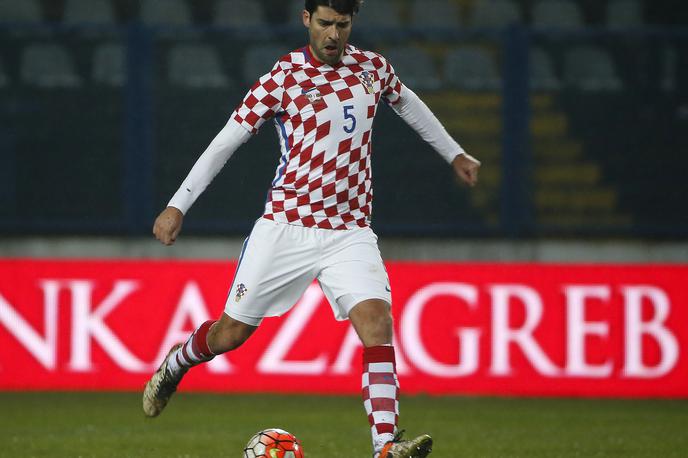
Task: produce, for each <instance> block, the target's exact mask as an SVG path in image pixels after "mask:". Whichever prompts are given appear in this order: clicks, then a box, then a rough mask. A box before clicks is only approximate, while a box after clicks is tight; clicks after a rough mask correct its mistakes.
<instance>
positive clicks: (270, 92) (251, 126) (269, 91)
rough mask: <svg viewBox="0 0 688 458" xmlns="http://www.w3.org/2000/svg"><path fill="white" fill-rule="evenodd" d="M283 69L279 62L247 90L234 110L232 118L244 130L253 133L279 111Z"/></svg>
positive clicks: (282, 91)
mask: <svg viewBox="0 0 688 458" xmlns="http://www.w3.org/2000/svg"><path fill="white" fill-rule="evenodd" d="M283 83H284V70H283V69H282V68H281V66H280V64H279V62H278V63H277V64H276V65H275V67H274V68H273V69H272V71H271V72H270V73H266V74H265V75H263V76H262V77H260V79H258V81H256V82H255V84H254V85H253V87H252V88H251V89H250V90H249V91H248V93H247V94H246V96H245V97H244V100H243V101H242V102H241V104H240V105H239V106H238V107H237V108H236V110H234V113H233V114H232V116H231V119H234V120H235V121H236V122H238V123H239V124H240V125H241V126H242V127H244V128H245V129H246V130H248V131H249V132H251V133H252V134H255V133H256V132H258V129H260V126H262V125H263V123H264V122H265V121H267V120H268V119H270V118H271V117H273V116H274V115H275V113H277V112H279V111H280V107H281V105H282V96H283V94H284V87H283Z"/></svg>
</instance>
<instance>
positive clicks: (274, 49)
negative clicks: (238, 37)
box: [242, 44, 290, 85]
mask: <svg viewBox="0 0 688 458" xmlns="http://www.w3.org/2000/svg"><path fill="white" fill-rule="evenodd" d="M289 51H290V50H289V49H288V48H286V47H284V46H282V45H278V44H268V45H257V46H253V47H251V48H249V49H248V50H247V51H246V54H245V55H244V66H243V75H242V76H243V80H244V83H246V84H249V85H250V84H253V83H254V82H255V81H256V80H257V79H258V78H260V77H261V76H263V75H264V74H266V73H268V72H269V71H270V70H272V67H274V66H275V63H276V62H277V59H279V58H280V57H282V56H284V55H285V54H287V53H288V52H289Z"/></svg>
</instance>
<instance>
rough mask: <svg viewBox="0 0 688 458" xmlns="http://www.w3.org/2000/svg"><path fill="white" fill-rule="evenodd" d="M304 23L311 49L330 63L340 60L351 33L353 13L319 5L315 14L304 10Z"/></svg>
mask: <svg viewBox="0 0 688 458" xmlns="http://www.w3.org/2000/svg"><path fill="white" fill-rule="evenodd" d="M303 24H304V25H305V26H306V27H308V33H309V35H310V37H311V43H310V45H311V51H312V52H313V54H314V55H315V57H317V58H318V60H319V61H321V62H324V63H326V64H330V65H334V64H336V63H337V62H339V61H340V60H341V58H342V55H343V54H344V48H345V47H346V43H347V42H348V41H349V35H351V15H349V14H339V13H338V12H336V11H335V10H333V9H332V8H329V7H327V6H319V7H318V9H316V10H315V11H313V14H309V13H308V11H306V10H304V12H303Z"/></svg>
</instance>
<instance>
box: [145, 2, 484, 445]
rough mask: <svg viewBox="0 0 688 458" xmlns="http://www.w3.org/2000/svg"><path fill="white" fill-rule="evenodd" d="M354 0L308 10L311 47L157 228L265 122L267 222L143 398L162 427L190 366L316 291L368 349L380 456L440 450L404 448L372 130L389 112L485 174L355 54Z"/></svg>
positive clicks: (241, 119)
mask: <svg viewBox="0 0 688 458" xmlns="http://www.w3.org/2000/svg"><path fill="white" fill-rule="evenodd" d="M360 3H361V1H360V0H306V1H305V9H304V11H303V23H304V25H305V26H306V27H307V28H308V32H309V36H310V42H309V44H308V45H306V46H305V47H303V48H301V49H298V50H296V51H293V52H291V53H289V54H287V55H285V56H283V57H282V58H280V59H279V60H278V61H277V63H276V64H275V66H274V67H273V69H272V70H271V71H270V72H269V73H267V74H265V75H264V76H262V77H261V78H260V79H259V80H258V81H257V82H256V83H255V84H254V85H253V87H252V88H251V90H250V91H249V92H248V94H247V95H246V96H245V98H244V100H243V102H242V103H241V104H240V105H239V107H238V108H237V109H236V110H235V111H234V113H232V115H231V117H230V119H229V121H228V123H227V125H226V126H225V127H224V128H223V129H222V130H221V131H220V133H219V134H218V135H217V136H216V137H215V139H214V140H213V141H212V142H211V143H210V145H209V146H208V148H207V149H206V150H205V152H203V154H202V155H201V156H200V158H199V159H198V161H197V162H196V164H195V165H194V166H193V168H192V169H191V171H190V173H189V175H188V176H187V177H186V179H185V180H184V181H183V183H182V185H181V186H180V188H179V190H178V191H177V192H176V193H175V195H174V196H173V197H172V199H171V200H170V202H169V205H168V207H167V208H166V209H165V210H163V211H162V213H161V214H160V215H159V216H158V218H157V219H156V221H155V225H154V227H153V232H154V234H155V236H156V237H157V238H158V239H159V240H160V241H161V242H162V243H163V244H165V245H171V244H173V243H174V242H175V240H176V238H177V236H178V235H179V232H180V230H181V227H182V219H183V215H184V214H185V213H186V212H187V210H188V209H189V208H190V207H191V205H192V204H193V202H194V201H195V200H196V198H197V197H198V196H199V195H200V194H201V193H202V192H203V190H204V189H205V188H206V187H207V186H208V184H209V183H210V182H211V180H212V179H213V178H214V177H215V175H216V174H217V173H218V172H219V171H220V169H221V168H222V167H223V166H224V164H225V163H226V161H227V160H228V159H229V157H230V156H231V155H232V154H233V153H234V151H235V150H236V149H237V148H238V147H239V146H240V145H242V144H243V143H244V142H246V141H247V140H248V139H249V138H250V137H251V135H252V134H254V133H256V131H257V130H258V129H259V128H260V126H261V125H262V124H263V123H264V122H265V121H266V120H268V119H271V118H272V119H273V120H274V123H275V126H276V129H277V133H278V136H279V144H280V150H281V158H280V160H279V163H278V165H277V171H276V173H275V178H274V180H273V181H272V185H271V187H270V190H269V192H268V199H267V202H266V204H265V211H264V213H263V216H262V217H261V218H259V219H258V220H257V221H256V223H255V225H254V227H253V230H252V231H251V234H250V235H249V237H248V238H247V239H246V241H245V242H244V247H243V249H242V253H241V257H240V259H239V264H238V266H237V269H236V272H235V276H234V279H233V280H232V284H231V289H230V292H229V295H228V298H227V301H226V304H225V310H224V313H223V314H222V316H221V317H220V318H219V320H217V321H208V322H205V323H203V324H202V325H201V326H200V327H199V328H198V329H197V330H196V331H195V332H194V333H193V334H192V335H191V336H190V337H189V339H188V340H187V341H186V343H184V344H178V345H176V346H174V347H173V348H172V349H171V350H170V352H169V354H168V355H167V357H166V359H165V360H164V361H163V363H162V365H161V366H160V368H159V369H158V370H157V372H156V373H155V374H154V375H153V376H152V377H151V379H150V380H149V381H148V383H147V385H146V388H145V391H144V394H143V410H144V412H145V414H146V415H147V416H149V417H155V416H157V415H158V414H160V412H161V411H162V410H163V409H164V408H165V406H166V405H167V402H168V401H169V399H170V396H171V395H172V394H173V393H174V391H175V390H176V388H177V385H178V384H179V382H180V381H181V379H182V377H183V376H184V374H185V373H186V372H187V371H188V370H189V368H191V367H193V366H195V365H198V364H200V363H203V362H206V361H209V360H211V359H212V358H213V357H214V356H215V355H219V354H221V353H224V352H228V351H231V350H234V349H235V348H237V347H239V346H240V345H241V344H243V343H244V342H245V341H246V339H248V338H249V337H250V336H251V334H253V332H254V331H255V330H256V329H257V327H258V326H259V325H260V323H261V320H262V319H263V318H264V317H268V316H279V315H282V314H283V313H285V312H287V311H288V310H289V309H290V308H291V307H292V306H293V305H294V303H295V302H296V301H297V300H298V299H299V298H300V297H301V295H302V293H303V292H304V291H305V289H306V288H307V287H308V285H310V283H311V282H312V281H313V280H314V279H317V280H318V282H319V284H320V287H321V288H322V289H323V292H324V293H325V296H326V297H327V299H328V301H329V303H330V306H331V307H332V311H333V313H334V316H335V318H336V319H338V320H344V319H349V320H350V322H351V324H352V325H353V327H354V329H355V330H356V332H357V334H358V336H359V337H360V339H361V342H362V344H363V347H364V348H363V399H364V406H365V409H366V412H367V413H368V420H369V422H370V426H371V432H372V439H373V454H374V455H373V456H374V457H375V458H392V457H393V458H410V457H425V456H427V455H428V454H429V453H430V451H431V447H432V439H431V438H430V436H428V435H421V436H419V437H417V438H415V439H412V440H401V438H400V437H399V434H398V431H397V422H398V417H399V386H398V380H397V375H396V369H395V357H394V347H393V346H392V315H391V313H390V308H391V302H392V295H391V289H390V284H389V279H388V278H387V272H386V270H385V267H384V265H383V262H382V259H381V257H380V252H379V250H378V247H377V236H376V235H375V234H374V233H373V231H372V230H371V228H370V215H371V203H372V187H371V171H370V166H371V164H370V154H371V137H372V125H373V119H374V117H375V114H376V112H377V110H378V106H379V102H380V100H382V101H384V102H386V103H387V104H388V105H390V106H391V107H392V109H394V110H395V111H396V113H397V114H398V115H399V116H401V117H402V118H403V119H404V120H405V121H406V122H407V123H408V124H409V125H410V126H411V127H412V128H413V129H415V130H416V132H418V133H419V134H420V136H421V137H422V138H423V139H424V140H425V141H427V142H428V143H430V145H432V146H433V148H434V149H435V150H436V151H437V152H438V153H439V154H440V155H441V156H442V157H443V158H444V159H445V160H446V161H447V162H448V163H449V164H451V166H452V167H453V169H454V171H455V173H456V174H457V175H458V177H459V178H460V180H462V181H463V182H465V183H466V184H468V185H470V186H474V185H475V184H476V182H477V179H478V168H479V167H480V162H479V161H477V160H476V159H474V158H473V157H471V156H469V155H468V154H466V153H465V152H464V151H463V149H462V148H461V147H460V146H459V145H458V144H457V143H456V142H455V141H454V140H453V139H452V138H451V137H450V136H449V135H448V134H447V132H446V131H445V130H444V128H443V127H442V125H441V124H440V123H439V121H438V120H437V119H436V118H435V116H434V115H433V114H432V113H431V112H430V110H429V109H428V108H427V106H426V105H425V104H424V103H423V102H422V101H421V100H420V99H419V98H418V96H416V94H415V93H413V91H411V90H410V89H409V88H407V87H406V86H404V84H402V82H401V81H400V80H399V78H398V77H397V75H396V73H395V72H394V68H393V67H392V66H391V65H390V63H389V62H387V61H386V60H385V59H384V57H382V56H381V55H379V54H377V53H374V52H370V51H364V50H361V49H358V48H356V47H355V46H352V45H350V44H348V40H349V35H350V34H351V28H352V23H353V22H354V16H355V14H356V13H358V10H359V7H360Z"/></svg>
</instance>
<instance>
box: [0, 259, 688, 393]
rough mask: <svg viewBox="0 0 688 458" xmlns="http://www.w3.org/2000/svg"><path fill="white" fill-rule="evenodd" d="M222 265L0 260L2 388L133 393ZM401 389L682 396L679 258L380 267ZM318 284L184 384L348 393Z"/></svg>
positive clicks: (206, 310)
mask: <svg viewBox="0 0 688 458" xmlns="http://www.w3.org/2000/svg"><path fill="white" fill-rule="evenodd" d="M235 265H236V264H235V263H234V262H188V261H48V260H45V261H36V260H21V259H19V260H0V389H3V390H83V389H86V390H139V389H141V387H142V386H143V384H144V382H145V380H146V379H147V378H148V377H149V376H150V374H151V372H152V371H154V370H155V368H156V367H157V365H158V364H159V362H160V361H161V359H162V358H163V357H164V355H165V354H166V353H167V351H168V349H169V348H170V347H171V346H172V345H173V344H175V343H177V342H180V341H183V340H185V339H186V338H187V336H188V335H189V333H190V332H191V331H192V330H193V329H195V327H196V326H198V325H199V324H200V323H202V322H203V321H205V320H206V319H209V318H216V317H218V316H219V315H220V314H221V313H222V310H223V308H224V303H225V297H226V294H227V288H228V285H229V282H230V280H231V278H232V275H233V271H234V268H235ZM387 267H388V271H389V275H390V279H391V285H392V291H393V302H394V304H393V313H394V317H395V348H396V353H397V366H398V371H399V378H400V383H401V388H402V392H404V393H433V394H449V393H451V394H497V395H528V396H543V395H544V396H547V395H552V396H560V395H563V396H622V397H688V354H687V353H688V325H686V323H688V292H687V289H686V287H685V284H686V281H687V280H688V266H665V265H647V266H641V265H603V266H600V265H568V264H567V265H553V264H474V263H470V264H469V263H465V264H463V263H452V264H449V263H420V262H413V263H411V262H391V263H388V266H387ZM360 368H361V347H360V343H359V341H358V339H357V337H356V334H355V332H354V331H353V329H352V328H351V327H350V325H349V323H348V322H337V321H335V320H334V319H333V317H332V312H331V310H330V308H329V305H328V303H327V300H326V299H325V297H324V295H323V293H322V292H321V291H320V289H319V287H318V286H317V284H313V285H311V286H310V287H309V288H308V289H307V291H306V292H305V294H304V295H303V297H302V298H301V300H300V301H299V302H298V303H297V305H296V306H295V307H294V308H293V309H292V311H291V312H289V313H288V314H287V315H285V316H283V317H281V318H269V319H266V320H265V321H264V322H263V325H262V326H261V327H260V329H259V330H258V331H257V332H256V333H255V334H254V335H253V336H252V337H251V339H250V340H249V341H248V342H247V343H246V344H244V346H242V347H241V348H239V349H237V350H236V351H234V352H231V353H228V354H225V355H222V356H219V357H217V358H215V359H214V360H213V361H212V362H211V363H209V364H205V365H203V366H201V367H198V368H195V369H193V370H192V371H191V372H189V374H188V375H187V376H186V378H185V380H184V382H183V383H182V386H181V389H183V390H199V391H200V390H202V391H209V390H212V391H238V392H248V391H280V392H310V393H313V392H318V393H358V392H359V391H360Z"/></svg>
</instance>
